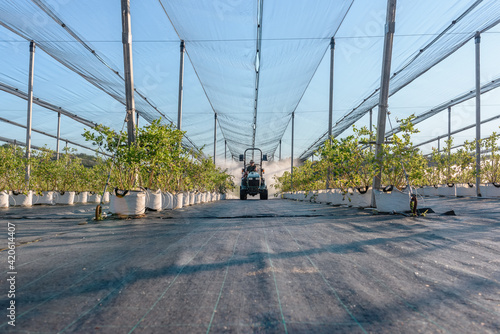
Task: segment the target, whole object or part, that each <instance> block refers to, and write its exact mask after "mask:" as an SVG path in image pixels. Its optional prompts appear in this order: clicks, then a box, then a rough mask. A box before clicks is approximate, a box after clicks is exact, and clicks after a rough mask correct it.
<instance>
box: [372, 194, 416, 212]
mask: <svg viewBox="0 0 500 334" xmlns="http://www.w3.org/2000/svg"><path fill="white" fill-rule="evenodd" d="M372 191H373V192H374V193H375V203H376V205H377V210H378V211H379V212H393V211H395V212H405V211H410V195H409V193H408V192H406V191H405V192H402V191H399V190H398V189H396V188H394V189H393V190H392V191H390V192H383V191H381V190H377V189H374V190H372Z"/></svg>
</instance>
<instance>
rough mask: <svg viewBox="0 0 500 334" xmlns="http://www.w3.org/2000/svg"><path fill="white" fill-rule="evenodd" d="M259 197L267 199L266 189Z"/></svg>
mask: <svg viewBox="0 0 500 334" xmlns="http://www.w3.org/2000/svg"><path fill="white" fill-rule="evenodd" d="M260 199H264V200H265V199H267V189H266V190H264V191H263V192H261V193H260Z"/></svg>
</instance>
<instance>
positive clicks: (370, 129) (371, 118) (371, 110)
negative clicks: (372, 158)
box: [369, 109, 373, 152]
mask: <svg viewBox="0 0 500 334" xmlns="http://www.w3.org/2000/svg"><path fill="white" fill-rule="evenodd" d="M372 129H373V109H370V128H369V131H370V141H371V132H372ZM372 150H373V145H372V144H370V152H371V151H372Z"/></svg>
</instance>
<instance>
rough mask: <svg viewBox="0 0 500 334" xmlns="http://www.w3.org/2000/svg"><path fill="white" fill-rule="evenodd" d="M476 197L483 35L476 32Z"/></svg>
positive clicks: (479, 166) (479, 160)
mask: <svg viewBox="0 0 500 334" xmlns="http://www.w3.org/2000/svg"><path fill="white" fill-rule="evenodd" d="M475 40H476V195H477V196H478V197H481V189H479V185H480V183H481V147H480V141H481V53H480V51H481V34H480V33H479V31H478V32H476V37H475Z"/></svg>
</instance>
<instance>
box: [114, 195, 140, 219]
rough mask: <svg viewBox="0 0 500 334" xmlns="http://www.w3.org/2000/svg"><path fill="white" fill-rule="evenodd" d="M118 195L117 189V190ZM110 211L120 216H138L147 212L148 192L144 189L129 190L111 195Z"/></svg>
mask: <svg viewBox="0 0 500 334" xmlns="http://www.w3.org/2000/svg"><path fill="white" fill-rule="evenodd" d="M115 195H116V191H115ZM109 211H110V212H111V213H114V214H116V215H118V216H138V215H142V214H144V212H146V193H145V192H143V191H128V192H125V193H124V194H123V195H122V194H121V193H119V194H118V195H116V196H111V198H110V202H109Z"/></svg>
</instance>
